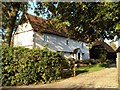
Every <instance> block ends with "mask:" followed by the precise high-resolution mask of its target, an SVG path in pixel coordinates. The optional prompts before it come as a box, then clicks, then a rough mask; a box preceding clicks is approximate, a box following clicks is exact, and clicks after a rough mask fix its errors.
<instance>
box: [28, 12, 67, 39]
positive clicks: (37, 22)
mask: <svg viewBox="0 0 120 90" xmlns="http://www.w3.org/2000/svg"><path fill="white" fill-rule="evenodd" d="M26 16H27V18H28V20H29V21H30V23H31V25H32V27H33V28H34V30H35V31H39V30H40V31H41V32H44V33H51V34H55V35H60V36H64V37H67V34H66V33H65V32H60V31H58V30H55V28H54V27H52V26H50V24H49V21H48V20H45V19H43V18H40V17H37V16H33V15H31V14H26Z"/></svg>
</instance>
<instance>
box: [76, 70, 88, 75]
mask: <svg viewBox="0 0 120 90" xmlns="http://www.w3.org/2000/svg"><path fill="white" fill-rule="evenodd" d="M85 72H88V70H86V69H84V70H77V71H76V75H78V74H80V73H85Z"/></svg>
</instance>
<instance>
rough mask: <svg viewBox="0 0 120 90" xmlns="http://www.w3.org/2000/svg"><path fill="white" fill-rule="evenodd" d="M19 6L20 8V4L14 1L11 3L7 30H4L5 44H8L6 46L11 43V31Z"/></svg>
mask: <svg viewBox="0 0 120 90" xmlns="http://www.w3.org/2000/svg"><path fill="white" fill-rule="evenodd" d="M19 8H20V4H16V3H15V4H14V5H13V10H12V12H11V13H10V14H9V18H10V21H9V23H8V24H7V28H6V30H7V32H6V36H5V44H6V45H8V46H10V45H11V38H12V33H13V31H14V28H15V24H16V19H17V16H18V11H19Z"/></svg>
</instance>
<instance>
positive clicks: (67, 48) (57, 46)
mask: <svg viewBox="0 0 120 90" xmlns="http://www.w3.org/2000/svg"><path fill="white" fill-rule="evenodd" d="M45 37H47V40H46V39H45ZM34 40H35V46H36V47H40V48H43V46H45V45H46V44H47V45H48V49H50V50H51V51H54V52H56V51H64V52H68V53H64V55H65V57H67V58H73V55H72V54H70V52H73V50H74V49H76V48H81V50H82V52H83V53H84V55H83V56H82V58H83V59H89V48H88V47H87V46H86V45H87V44H86V43H83V42H81V43H80V42H78V41H75V40H73V39H68V38H66V37H61V36H57V35H53V34H43V35H42V34H41V35H39V34H38V33H35V35H34ZM67 40H68V44H67V43H66V42H67Z"/></svg>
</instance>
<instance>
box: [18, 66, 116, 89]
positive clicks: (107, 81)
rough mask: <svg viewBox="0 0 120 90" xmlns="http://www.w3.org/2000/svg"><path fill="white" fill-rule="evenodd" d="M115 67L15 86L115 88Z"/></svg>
mask: <svg viewBox="0 0 120 90" xmlns="http://www.w3.org/2000/svg"><path fill="white" fill-rule="evenodd" d="M117 87H118V81H117V69H116V68H106V69H104V70H100V71H96V72H92V73H85V74H79V75H77V76H76V77H71V78H68V79H65V80H62V81H60V82H55V83H50V84H44V85H29V86H17V88H71V89H72V88H73V89H75V88H117Z"/></svg>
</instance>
